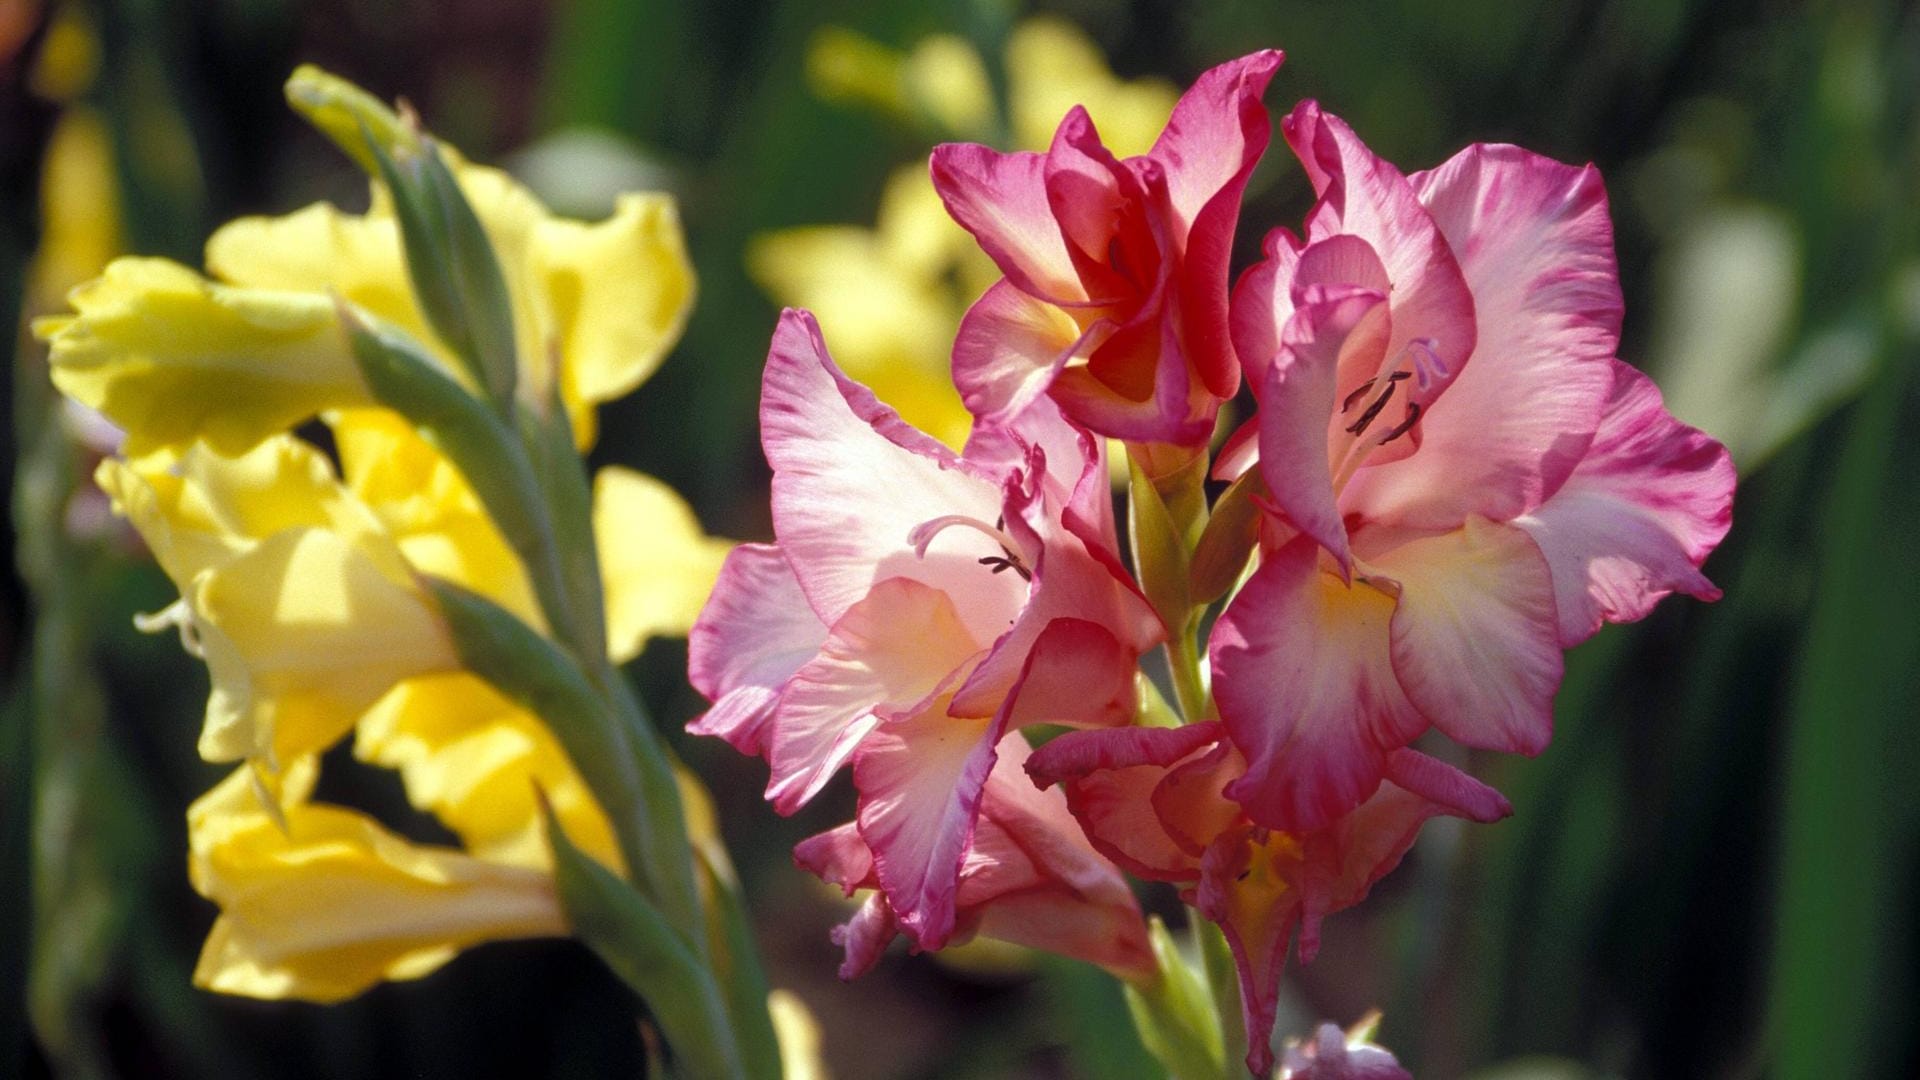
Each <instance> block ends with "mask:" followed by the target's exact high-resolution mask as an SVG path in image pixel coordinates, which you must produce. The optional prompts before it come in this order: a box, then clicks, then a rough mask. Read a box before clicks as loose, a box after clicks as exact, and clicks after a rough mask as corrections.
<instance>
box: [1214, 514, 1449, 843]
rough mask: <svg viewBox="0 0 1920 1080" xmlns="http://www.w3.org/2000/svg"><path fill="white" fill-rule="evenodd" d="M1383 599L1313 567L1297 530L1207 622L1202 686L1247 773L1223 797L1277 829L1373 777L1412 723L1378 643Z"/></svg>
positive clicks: (1350, 796) (1308, 824)
mask: <svg viewBox="0 0 1920 1080" xmlns="http://www.w3.org/2000/svg"><path fill="white" fill-rule="evenodd" d="M1393 610H1394V604H1393V599H1392V598H1391V597H1389V596H1388V595H1387V594H1385V593H1383V592H1381V591H1380V590H1379V589H1377V588H1375V587H1374V586H1372V585H1370V584H1367V583H1366V582H1365V581H1364V580H1356V581H1355V582H1354V583H1353V584H1352V585H1347V584H1345V583H1343V582H1342V581H1341V579H1340V576H1339V575H1338V574H1336V573H1331V572H1328V571H1326V570H1323V569H1322V568H1321V565H1320V549H1319V547H1318V545H1316V544H1315V543H1314V541H1313V540H1312V539H1311V538H1310V537H1300V538H1298V539H1296V540H1294V541H1293V542H1291V543H1289V544H1287V545H1286V546H1285V547H1283V548H1280V549H1279V550H1277V551H1274V552H1272V553H1270V554H1269V555H1268V556H1267V557H1266V560H1265V562H1264V563H1263V564H1262V565H1261V567H1260V569H1259V570H1257V571H1255V572H1254V574H1253V576H1252V577H1251V578H1249V579H1248V581H1247V584H1246V586H1245V587H1244V588H1242V589H1241V591H1240V594H1239V595H1238V596H1237V597H1235V598H1234V600H1233V602H1232V603H1230V604H1229V605H1227V610H1226V612H1225V613H1224V614H1222V615H1221V617H1220V620H1219V621H1218V622H1217V623H1216V624H1215V625H1214V628H1213V635H1212V637H1211V639H1210V640H1209V642H1208V650H1209V653H1210V654H1211V657H1212V662H1213V673H1214V696H1215V700H1216V701H1217V702H1218V703H1219V707H1220V717H1221V720H1222V721H1223V722H1224V723H1225V724H1226V729H1227V734H1228V736H1229V737H1230V738H1232V740H1233V743H1234V745H1235V746H1237V747H1239V748H1240V752H1241V753H1242V754H1244V755H1246V759H1247V774H1246V775H1245V776H1243V777H1241V778H1240V779H1239V780H1236V781H1234V782H1233V783H1232V784H1230V785H1228V787H1227V792H1226V794H1227V797H1228V798H1231V799H1234V800H1236V801H1238V802H1239V803H1240V804H1241V805H1242V806H1243V807H1245V809H1246V812H1247V816H1249V817H1251V818H1252V819H1253V820H1255V821H1257V822H1259V823H1261V824H1263V825H1267V826H1269V827H1271V828H1276V829H1284V830H1286V831H1288V832H1296V833H1297V832H1305V831H1309V830H1312V829H1316V828H1319V827H1321V826H1322V825H1325V824H1326V823H1328V822H1330V821H1332V820H1334V819H1335V818H1337V817H1339V816H1340V815H1341V814H1343V813H1345V812H1347V811H1348V810H1351V809H1352V808H1353V807H1355V806H1358V805H1359V804H1360V803H1361V801H1362V800H1364V799H1365V798H1366V797H1367V796H1368V795H1370V794H1372V793H1373V790H1374V788H1375V787H1377V786H1379V783H1380V777H1381V772H1382V770H1383V769H1384V768H1385V759H1386V754H1387V752H1388V751H1390V750H1393V749H1396V748H1398V747H1400V746H1402V745H1404V744H1405V743H1406V742H1407V741H1408V740H1410V739H1411V738H1413V736H1414V735H1416V734H1418V733H1419V731H1420V729H1421V727H1422V726H1423V721H1422V719H1421V717H1420V715H1419V713H1417V712H1416V711H1414V708H1413V706H1412V705H1411V704H1410V703H1409V702H1408V701H1407V698H1406V695H1405V694H1403V693H1402V692H1401V690H1400V684H1399V682H1398V680H1397V679H1396V678H1395V677H1394V670H1393V664H1392V661H1391V659H1390V657H1389V653H1388V632H1387V631H1388V625H1389V622H1390V620H1391V619H1392V617H1393Z"/></svg>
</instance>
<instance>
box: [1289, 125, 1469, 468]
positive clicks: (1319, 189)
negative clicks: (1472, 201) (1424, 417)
mask: <svg viewBox="0 0 1920 1080" xmlns="http://www.w3.org/2000/svg"><path fill="white" fill-rule="evenodd" d="M1280 128H1281V131H1282V132H1283V133H1285V135H1286V138H1287V142H1288V143H1289V144H1290V145H1291V146H1292V147H1293V152H1294V153H1295V154H1296V155H1298V157H1299V158H1300V162H1301V164H1302V165H1304V166H1305V167H1306V170H1307V176H1308V178H1309V179H1311V180H1312V181H1313V188H1314V191H1315V193H1317V194H1318V195H1319V196H1320V202H1319V203H1318V204H1317V205H1316V206H1315V207H1314V210H1313V213H1312V214H1311V215H1310V217H1309V219H1308V231H1307V240H1308V242H1309V244H1311V243H1313V242H1316V241H1320V240H1324V239H1326V238H1327V237H1330V236H1333V235H1336V234H1338V233H1351V234H1353V235H1355V236H1357V237H1359V238H1360V239H1362V240H1365V241H1366V242H1367V243H1368V244H1369V245H1371V246H1372V248H1373V250H1374V251H1375V252H1376V253H1378V255H1379V258H1380V261H1381V263H1382V264H1383V265H1384V266H1385V268H1386V272H1387V278H1388V280H1390V281H1392V282H1393V295H1392V305H1393V339H1392V341H1391V342H1389V344H1388V346H1387V352H1388V355H1390V356H1398V355H1401V354H1402V353H1403V352H1407V351H1408V350H1410V349H1416V348H1418V349H1423V350H1426V351H1428V352H1429V353H1430V354H1431V357H1430V358H1431V362H1430V363H1429V364H1428V377H1427V378H1425V379H1420V380H1412V383H1413V385H1411V386H1409V387H1408V388H1407V389H1406V390H1404V391H1403V394H1404V397H1403V398H1402V400H1409V401H1413V402H1417V403H1419V404H1420V405H1421V406H1422V407H1425V406H1427V405H1429V404H1431V403H1432V402H1433V401H1434V400H1435V399H1437V398H1438V397H1440V395H1441V394H1442V393H1443V392H1445V390H1446V388H1447V387H1448V385H1449V384H1450V383H1451V382H1452V381H1453V380H1454V379H1455V378H1457V377H1458V376H1459V374H1460V372H1461V370H1462V369H1463V368H1464V367H1465V366H1466V364H1467V358H1468V357H1470V356H1472V355H1473V353H1474V333H1475V331H1474V299H1473V295H1472V294H1471V293H1470V292H1469V291H1468V288H1467V283H1466V279H1465V278H1464V277H1462V276H1461V272H1460V265H1459V263H1458V262H1456V261H1455V259H1454V255H1453V252H1452V250H1451V249H1449V248H1448V246H1447V242H1446V239H1445V238H1444V237H1443V236H1441V234H1440V230H1439V229H1438V228H1437V227H1436V226H1435V224H1434V221H1433V218H1432V216H1430V215H1429V214H1428V213H1427V210H1426V208H1425V207H1423V206H1421V205H1420V201H1419V199H1418V198H1417V197H1416V196H1415V194H1414V190H1413V187H1412V185H1410V184H1408V183H1407V179H1406V177H1404V176H1402V175H1401V174H1400V171H1399V170H1398V169H1396V168H1394V167H1393V166H1392V165H1391V164H1389V163H1388V162H1386V161H1385V160H1383V159H1381V158H1379V157H1376V156H1375V155H1374V154H1373V152H1372V151H1370V150H1368V149H1367V147H1366V145H1365V144H1364V143H1362V142H1361V141H1360V139H1359V137H1358V136H1356V135H1355V134H1354V133H1353V130H1352V129H1351V128H1349V127H1347V125H1346V124H1345V122H1343V121H1341V120H1340V119H1339V118H1337V117H1334V116H1331V115H1328V114H1326V113H1323V112H1321V111H1320V106H1319V104H1318V103H1317V102H1313V101H1303V102H1301V103H1300V104H1299V105H1298V106H1296V107H1295V108H1294V110H1293V112H1292V113H1290V114H1288V116H1287V117H1286V119H1285V120H1282V121H1281V124H1280ZM1349 284H1361V283H1359V282H1350V283H1349ZM1369 374H1371V373H1369ZM1352 389H1354V388H1353V387H1341V388H1340V390H1341V392H1342V393H1346V392H1350V391H1351V390H1352ZM1416 430H1418V429H1416ZM1400 445H1401V446H1402V447H1406V448H1407V449H1394V448H1383V449H1382V450H1381V451H1378V452H1376V457H1381V456H1382V455H1386V456H1399V455H1401V454H1404V453H1406V452H1408V450H1409V449H1410V444H1406V443H1403V444H1400ZM1382 460H1385V458H1384V457H1382Z"/></svg>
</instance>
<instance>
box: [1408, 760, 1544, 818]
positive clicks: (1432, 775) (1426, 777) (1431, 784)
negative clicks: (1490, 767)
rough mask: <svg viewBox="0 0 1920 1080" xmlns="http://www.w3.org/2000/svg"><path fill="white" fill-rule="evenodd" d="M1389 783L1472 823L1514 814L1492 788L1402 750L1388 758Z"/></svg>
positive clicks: (1442, 762)
mask: <svg viewBox="0 0 1920 1080" xmlns="http://www.w3.org/2000/svg"><path fill="white" fill-rule="evenodd" d="M1387 779H1388V780H1389V781H1390V782H1392V783H1393V785H1394V786H1395V787H1399V788H1404V789H1406V790H1407V791H1411V792H1413V793H1414V794H1415V795H1418V796H1420V797H1421V798H1423V799H1427V800H1428V801H1430V802H1434V803H1438V804H1439V805H1440V806H1442V807H1445V808H1446V811H1447V813H1450V814H1453V815H1454V816H1455V817H1463V818H1466V819H1467V820H1469V821H1479V822H1494V821H1499V820H1500V819H1501V818H1504V817H1507V816H1509V815H1511V814H1512V813H1513V804H1512V803H1509V802H1508V801H1507V797H1506V796H1504V795H1502V794H1500V793H1499V792H1498V791H1495V790H1494V789H1493V788H1490V787H1488V786H1487V785H1485V784H1483V783H1481V782H1480V781H1478V780H1475V779H1474V778H1473V777H1471V776H1468V775H1467V774H1466V773H1464V772H1461V771H1460V770H1459V769H1456V768H1454V767H1453V766H1451V765H1449V764H1447V763H1446V762H1444V761H1441V760H1440V759H1438V758H1433V757H1428V756H1427V755H1425V754H1423V753H1421V752H1420V751H1418V750H1415V749H1413V748H1412V747H1407V746H1403V747H1401V748H1400V749H1398V750H1395V751H1394V752H1393V753H1391V754H1388V755H1387Z"/></svg>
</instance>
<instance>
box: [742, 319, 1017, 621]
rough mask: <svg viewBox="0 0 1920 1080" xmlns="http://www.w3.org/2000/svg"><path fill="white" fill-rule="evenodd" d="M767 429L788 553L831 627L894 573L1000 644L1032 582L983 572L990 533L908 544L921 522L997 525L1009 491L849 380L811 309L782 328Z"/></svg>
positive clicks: (956, 532) (763, 405)
mask: <svg viewBox="0 0 1920 1080" xmlns="http://www.w3.org/2000/svg"><path fill="white" fill-rule="evenodd" d="M760 431H761V442H762V444H763V445H764V447H765V448H766V454H767V461H768V463H769V464H770V465H772V466H773V520H774V531H775V533H776V534H777V535H778V536H779V538H780V550H781V551H782V552H783V553H784V554H785V555H786V557H787V561H788V563H789V564H790V565H791V566H792V567H793V571H794V576H795V577H797V578H798V579H799V582H800V588H801V589H802V590H803V591H804V592H805V593H806V595H807V599H808V600H809V602H811V603H812V605H813V609H814V611H816V612H817V613H819V615H820V618H821V619H822V620H823V621H825V622H827V623H829V624H831V623H833V622H836V621H838V620H839V618H840V616H841V615H843V614H844V613H845V612H846V610H847V609H848V608H849V607H852V606H853V605H854V604H855V603H857V602H858V601H859V600H860V599H861V598H862V597H864V596H866V595H867V591H868V589H869V588H871V587H872V585H873V583H874V582H876V581H879V580H882V579H884V578H890V577H905V578H911V579H913V580H916V581H921V582H925V583H927V584H929V585H932V586H934V587H936V588H940V589H943V590H944V591H949V592H951V593H952V595H953V597H954V599H955V601H956V602H957V603H958V605H959V611H960V617H961V619H962V621H963V622H965V623H966V625H967V627H968V629H969V631H970V632H972V633H973V634H974V635H975V636H976V637H978V638H980V639H981V640H989V641H990V640H992V638H993V636H994V635H997V634H998V633H1000V632H1001V630H1003V629H1004V628H1005V626H1006V622H1007V620H1008V619H1009V618H1011V617H1012V614H1013V613H1014V612H1016V611H1018V610H1019V609H1020V605H1021V604H1022V603H1023V602H1024V600H1025V597H1026V586H1025V583H1024V582H1022V581H1021V580H1020V579H1019V578H1018V576H1017V575H1014V574H1001V575H997V576H995V575H989V574H986V573H983V572H982V571H981V568H980V566H979V565H978V561H977V560H978V559H979V557H981V556H983V555H994V554H998V549H997V547H995V545H994V544H993V542H992V541H991V540H990V539H988V538H987V537H985V536H982V535H980V534H979V533H975V532H972V531H970V530H963V529H949V530H947V531H946V532H945V533H943V534H942V535H941V537H940V538H939V539H938V540H937V541H936V542H935V544H934V545H933V550H932V551H929V552H928V553H927V556H926V557H925V558H922V557H920V556H919V555H917V554H916V553H915V551H914V549H913V546H912V545H911V544H910V543H909V542H908V540H907V537H908V535H909V534H910V533H911V532H912V531H913V530H914V528H915V527H917V526H919V525H921V524H923V523H925V522H927V521H930V520H933V519H935V518H939V517H943V516H947V515H956V514H957V515H964V516H968V517H972V518H974V519H977V520H979V521H982V522H985V523H988V524H991V523H992V522H993V521H994V520H995V518H996V517H997V516H998V515H999V513H1000V504H1001V492H1000V489H999V488H998V486H996V485H995V484H994V483H992V482H990V481H989V480H987V479H986V478H984V477H981V476H977V475H975V474H974V470H973V469H972V468H971V467H970V466H967V465H966V464H965V463H963V462H961V461H960V460H959V459H958V458H956V457H955V456H954V454H953V452H952V451H950V450H948V449H947V448H946V447H944V446H942V445H940V444H939V443H937V442H935V441H934V440H932V439H930V438H928V437H927V436H925V435H922V434H921V433H920V432H918V431H916V430H914V429H913V428H911V427H909V426H908V425H906V424H905V423H903V422H902V421H901V420H900V418H899V416H898V415H896V414H895V413H894V412H893V410H891V409H889V408H887V407H886V406H884V405H881V404H880V403H879V402H878V401H876V400H875V399H874V397H873V394H872V393H871V392H869V391H868V390H867V389H866V388H865V387H863V386H861V385H859V384H858V383H855V382H853V381H852V380H850V379H848V378H847V377H846V376H845V375H844V374H843V373H842V372H841V371H840V369H839V368H838V367H836V366H834V363H833V361H832V359H830V358H829V357H828V356H827V352H826V347H825V345H824V344H823V343H822V342H821V340H820V332H819V327H818V326H816V325H815V324H814V321H813V316H811V315H809V314H807V313H806V312H804V311H792V310H789V311H787V312H786V313H784V314H783V315H782V316H781V318H780V325H779V328H778V329H777V330H776V331H775V332H774V337H773V348H772V350H771V351H770V352H769V353H768V355H767V369H766V375H765V380H764V387H763V391H762V396H761V402H760Z"/></svg>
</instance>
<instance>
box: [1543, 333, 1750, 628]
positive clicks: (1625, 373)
mask: <svg viewBox="0 0 1920 1080" xmlns="http://www.w3.org/2000/svg"><path fill="white" fill-rule="evenodd" d="M1613 371H1614V382H1613V394H1612V397H1611V398H1610V399H1609V400H1608V402H1607V411H1606V413H1605V414H1604V415H1603V416H1602V417H1601V419H1600V430H1599V431H1598V432H1597V433H1595V435H1594V439H1593V446H1592V447H1591V448H1590V449H1589V450H1588V452H1587V456H1586V457H1585V458H1584V459H1582V460H1581V462H1580V464H1579V466H1578V467H1577V468H1575V469H1574V471H1573V475H1572V476H1570V477H1568V478H1567V482H1566V483H1565V484H1564V485H1562V486H1561V488H1560V490H1558V491H1556V492H1555V493H1554V494H1553V496H1552V497H1551V498H1549V499H1548V500H1547V501H1546V503H1545V504H1544V505H1542V506H1541V507H1540V508H1539V509H1538V510H1535V511H1534V512H1533V513H1531V514H1528V515H1527V516H1525V517H1522V518H1519V519H1517V520H1516V521H1515V522H1514V524H1516V525H1519V526H1520V527H1521V528H1523V529H1525V530H1527V533H1528V534H1529V535H1531V536H1532V537H1533V540H1534V542H1535V543H1536V544H1539V545H1540V552H1541V554H1543V555H1545V556H1546V559H1547V565H1548V566H1550V567H1552V568H1553V593H1554V599H1555V601H1556V602H1557V604H1558V606H1559V611H1560V644H1561V645H1563V646H1572V645H1575V644H1577V643H1579V642H1581V641H1584V640H1586V639H1587V638H1588V637H1589V636H1591V635H1592V634H1593V632H1594V631H1596V630H1598V629H1599V628H1600V624H1601V622H1602V621H1606V622H1632V621H1633V620H1635V619H1639V618H1642V617H1644V616H1645V615H1646V614H1647V613H1648V612H1649V611H1651V610H1653V605H1654V604H1655V603H1656V602H1658V601H1659V599H1660V598H1661V597H1663V596H1666V595H1667V594H1668V593H1673V592H1682V593H1686V594H1687V595H1689V596H1694V597H1698V598H1699V599H1701V600H1717V599H1719V597H1720V590H1719V589H1717V588H1714V586H1713V583H1712V582H1710V581H1708V580H1707V579H1706V576H1705V575H1703V574H1701V573H1700V569H1699V568H1700V564H1701V563H1702V562H1704V561H1705V560H1706V557H1707V555H1708V554H1710V553H1711V552H1712V551H1713V549H1714V548H1715V547H1717V546H1718V545H1719V543H1720V539H1721V537H1724V536H1725V535H1726V534H1727V528H1728V526H1729V525H1731V524H1732V521H1733V488H1734V474H1733V462H1732V459H1730V458H1729V457H1728V456H1727V450H1726V448H1725V447H1723V446H1721V445H1720V444H1719V443H1717V442H1715V441H1713V440H1712V439H1711V438H1708V437H1707V436H1706V435H1703V434H1701V433H1700V432H1698V431H1696V430H1694V429H1693V428H1690V427H1687V426H1686V425H1685V424H1682V423H1680V422H1679V421H1678V420H1675V419H1674V418H1673V416H1672V415H1671V414H1669V413H1668V412H1667V410H1666V407H1665V406H1664V405H1663V404H1662V403H1661V400H1660V391H1659V389H1658V388H1657V387H1655V386H1654V385H1653V382H1652V380H1650V379H1648V378H1647V377H1646V376H1645V375H1642V374H1640V373H1639V372H1637V371H1635V370H1633V369H1632V368H1630V367H1628V366H1627V365H1625V364H1621V363H1619V362H1618V361H1616V362H1615V365H1614V368H1613Z"/></svg>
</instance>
